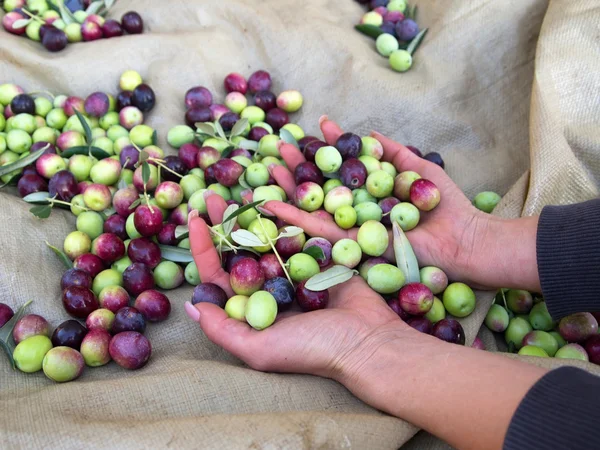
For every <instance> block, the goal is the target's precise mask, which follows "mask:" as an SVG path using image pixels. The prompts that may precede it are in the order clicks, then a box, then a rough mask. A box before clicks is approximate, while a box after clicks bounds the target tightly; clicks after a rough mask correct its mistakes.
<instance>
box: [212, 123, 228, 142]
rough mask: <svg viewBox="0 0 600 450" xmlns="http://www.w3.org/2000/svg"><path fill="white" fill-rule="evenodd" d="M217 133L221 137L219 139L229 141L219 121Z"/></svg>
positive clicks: (216, 127) (216, 126) (216, 125)
mask: <svg viewBox="0 0 600 450" xmlns="http://www.w3.org/2000/svg"><path fill="white" fill-rule="evenodd" d="M215 131H216V132H217V134H218V135H219V137H220V138H221V139H225V140H227V136H226V135H225V131H224V130H223V127H222V126H221V124H220V123H219V121H218V120H215Z"/></svg>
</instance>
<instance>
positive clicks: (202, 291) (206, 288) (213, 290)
mask: <svg viewBox="0 0 600 450" xmlns="http://www.w3.org/2000/svg"><path fill="white" fill-rule="evenodd" d="M201 302H206V303H212V304H214V305H217V306H219V307H221V308H224V307H225V304H226V303H227V294H226V293H225V291H224V290H223V289H221V288H220V287H219V286H217V285H216V284H213V283H201V284H199V285H198V286H196V287H195V288H194V293H193V295H192V305H196V304H198V303H201Z"/></svg>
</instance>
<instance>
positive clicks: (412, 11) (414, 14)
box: [407, 5, 418, 20]
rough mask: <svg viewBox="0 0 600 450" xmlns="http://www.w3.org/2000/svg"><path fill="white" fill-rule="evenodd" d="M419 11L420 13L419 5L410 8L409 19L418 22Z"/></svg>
mask: <svg viewBox="0 0 600 450" xmlns="http://www.w3.org/2000/svg"><path fill="white" fill-rule="evenodd" d="M417 11H418V6H417V5H412V6H409V8H408V15H407V17H408V18H409V19H412V20H417Z"/></svg>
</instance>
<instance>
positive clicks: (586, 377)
mask: <svg viewBox="0 0 600 450" xmlns="http://www.w3.org/2000/svg"><path fill="white" fill-rule="evenodd" d="M537 262H538V271H539V275H540V282H541V285H542V294H543V295H544V300H545V301H546V305H547V306H548V311H549V312H550V314H551V315H552V317H553V318H554V319H557V320H558V319H560V318H562V317H564V316H568V315H569V314H573V313H576V312H589V311H600V276H598V275H599V274H600V199H595V200H590V201H588V202H585V203H579V204H576V205H568V206H547V207H545V208H544V209H543V211H542V214H541V216H540V221H539V225H538V232H537ZM599 398H600V377H596V376H594V375H591V374H589V373H587V372H585V371H583V370H581V369H576V368H574V367H561V368H559V369H555V370H552V371H551V372H548V373H547V374H546V375H545V376H544V377H542V378H541V379H540V380H539V381H538V382H537V383H536V384H535V385H534V386H533V387H532V388H531V389H530V390H529V392H528V393H527V395H526V396H525V398H524V399H523V401H522V402H521V404H520V405H519V407H518V408H517V411H516V412H515V415H514V416H513V418H512V420H511V422H510V425H509V427H508V432H507V434H506V437H505V440H504V448H505V449H506V450H513V449H515V450H516V449H523V448H526V449H529V450H536V449H540V450H542V449H548V448H561V449H562V448H571V449H582V450H587V449H597V448H598V445H599V442H598V436H597V431H596V429H597V424H598V422H599V421H600V407H599V406H598V399H599Z"/></svg>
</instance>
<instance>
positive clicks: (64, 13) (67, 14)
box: [58, 2, 78, 25]
mask: <svg viewBox="0 0 600 450" xmlns="http://www.w3.org/2000/svg"><path fill="white" fill-rule="evenodd" d="M58 9H59V11H60V16H61V18H62V20H64V21H65V23H66V24H67V25H70V24H72V23H78V22H77V20H76V19H75V16H74V15H73V13H72V12H71V11H70V10H69V8H67V7H66V6H65V5H64V3H62V2H61V3H59V4H58Z"/></svg>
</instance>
